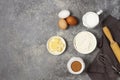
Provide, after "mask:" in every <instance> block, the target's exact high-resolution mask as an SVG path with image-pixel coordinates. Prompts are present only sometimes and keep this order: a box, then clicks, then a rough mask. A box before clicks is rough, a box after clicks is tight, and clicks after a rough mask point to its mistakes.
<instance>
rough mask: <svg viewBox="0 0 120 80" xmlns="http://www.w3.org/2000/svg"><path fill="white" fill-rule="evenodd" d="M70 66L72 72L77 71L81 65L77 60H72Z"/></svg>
mask: <svg viewBox="0 0 120 80" xmlns="http://www.w3.org/2000/svg"><path fill="white" fill-rule="evenodd" d="M71 68H72V70H73V71H74V72H78V71H80V70H81V68H82V65H81V63H80V62H79V61H74V62H72V64H71Z"/></svg>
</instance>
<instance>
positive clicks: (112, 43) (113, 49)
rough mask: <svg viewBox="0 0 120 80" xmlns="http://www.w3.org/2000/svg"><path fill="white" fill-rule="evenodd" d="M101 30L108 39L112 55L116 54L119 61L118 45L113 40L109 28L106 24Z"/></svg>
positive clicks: (119, 51)
mask: <svg viewBox="0 0 120 80" xmlns="http://www.w3.org/2000/svg"><path fill="white" fill-rule="evenodd" d="M103 32H104V34H105V35H106V37H107V38H108V40H109V41H110V47H111V48H112V51H113V53H114V55H115V56H116V58H117V60H118V61H119V63H120V47H119V45H118V43H117V42H116V41H114V40H113V37H112V35H111V32H110V30H109V29H108V27H107V26H105V27H103Z"/></svg>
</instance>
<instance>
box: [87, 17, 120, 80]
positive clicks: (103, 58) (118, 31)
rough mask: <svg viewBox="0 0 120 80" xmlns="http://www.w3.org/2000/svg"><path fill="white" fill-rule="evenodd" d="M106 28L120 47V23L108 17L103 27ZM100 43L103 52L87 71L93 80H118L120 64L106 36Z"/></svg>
mask: <svg viewBox="0 0 120 80" xmlns="http://www.w3.org/2000/svg"><path fill="white" fill-rule="evenodd" d="M104 26H108V28H109V29H110V31H111V34H112V36H113V38H114V40H115V41H116V42H118V44H119V45H120V21H119V20H117V19H115V18H114V17H112V16H108V17H107V18H106V19H105V20H104V21H103V22H102V27H104ZM99 42H100V43H99V45H100V46H99V47H100V49H101V51H100V52H99V53H98V54H97V56H96V58H95V59H94V61H93V62H92V63H91V64H90V65H89V67H88V69H87V72H88V75H89V76H90V78H91V79H92V80H116V79H117V77H119V76H120V74H118V72H120V63H119V62H118V61H117V59H116V57H115V55H114V53H113V51H112V49H111V47H110V43H109V41H108V39H107V38H106V37H105V35H104V34H103V36H102V37H101V39H100V40H99ZM117 71H118V72H117Z"/></svg>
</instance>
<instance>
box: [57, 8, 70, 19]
mask: <svg viewBox="0 0 120 80" xmlns="http://www.w3.org/2000/svg"><path fill="white" fill-rule="evenodd" d="M68 16H70V11H69V10H61V11H60V12H59V14H58V17H59V18H67V17H68Z"/></svg>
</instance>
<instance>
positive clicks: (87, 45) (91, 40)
mask: <svg viewBox="0 0 120 80" xmlns="http://www.w3.org/2000/svg"><path fill="white" fill-rule="evenodd" d="M73 45H74V47H75V49H76V50H77V51H78V52H79V53H82V54H89V53H91V52H92V51H94V50H95V48H96V45H97V40H96V37H95V36H94V35H93V34H92V33H91V32H89V31H82V32H79V33H78V34H77V35H76V36H75V38H74V40H73Z"/></svg>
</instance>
